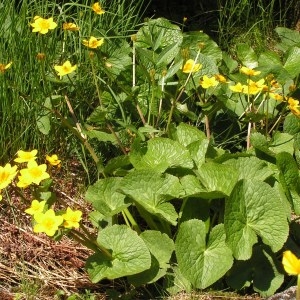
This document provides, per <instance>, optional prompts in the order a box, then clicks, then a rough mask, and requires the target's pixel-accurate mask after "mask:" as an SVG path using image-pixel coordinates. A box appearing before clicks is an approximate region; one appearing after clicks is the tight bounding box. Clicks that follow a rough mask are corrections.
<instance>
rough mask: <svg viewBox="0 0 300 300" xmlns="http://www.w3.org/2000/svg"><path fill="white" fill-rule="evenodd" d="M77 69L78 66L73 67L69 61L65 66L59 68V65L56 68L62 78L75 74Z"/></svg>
mask: <svg viewBox="0 0 300 300" xmlns="http://www.w3.org/2000/svg"><path fill="white" fill-rule="evenodd" d="M76 68H77V65H74V66H72V65H71V63H70V61H69V60H67V61H66V62H64V63H63V65H61V66H59V65H55V66H54V70H55V71H56V72H57V74H58V75H59V76H60V77H62V76H64V75H67V74H70V73H72V72H74V71H75V70H76Z"/></svg>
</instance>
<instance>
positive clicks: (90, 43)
mask: <svg viewBox="0 0 300 300" xmlns="http://www.w3.org/2000/svg"><path fill="white" fill-rule="evenodd" d="M103 43H104V38H102V39H100V40H98V39H97V38H95V37H94V36H91V37H90V39H89V40H83V41H82V44H83V45H84V46H86V47H88V48H92V49H97V48H98V47H100V46H102V44H103Z"/></svg>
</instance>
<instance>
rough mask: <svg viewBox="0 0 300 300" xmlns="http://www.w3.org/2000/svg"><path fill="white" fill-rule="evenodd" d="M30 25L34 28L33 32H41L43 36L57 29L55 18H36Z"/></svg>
mask: <svg viewBox="0 0 300 300" xmlns="http://www.w3.org/2000/svg"><path fill="white" fill-rule="evenodd" d="M30 25H31V26H32V27H33V29H32V32H39V33H41V34H46V33H47V32H48V31H49V30H50V29H54V28H56V27H57V24H56V23H55V22H54V21H53V18H49V19H43V18H41V17H40V16H35V17H34V22H33V23H31V24H30Z"/></svg>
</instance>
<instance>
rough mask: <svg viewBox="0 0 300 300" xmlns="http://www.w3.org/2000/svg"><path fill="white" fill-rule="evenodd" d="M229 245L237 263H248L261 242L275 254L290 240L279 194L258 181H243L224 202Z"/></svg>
mask: <svg viewBox="0 0 300 300" xmlns="http://www.w3.org/2000/svg"><path fill="white" fill-rule="evenodd" d="M224 226H225V231H226V243H227V245H228V246H229V247H230V248H231V250H232V251H233V255H234V257H235V258H236V259H239V260H246V259H249V258H250V257H251V255H252V246H253V245H254V244H255V243H256V242H257V241H258V236H259V237H260V238H261V239H262V241H263V243H265V244H266V245H269V246H270V247H271V249H272V250H273V251H274V252H276V251H278V250H280V249H281V248H282V246H283V244H284V242H285V241H286V239H287V236H288V223H287V219H286V212H285V207H284V206H283V204H282V201H281V199H280V196H279V195H278V193H277V191H276V190H275V189H273V188H272V187H271V186H269V185H268V184H267V183H265V182H263V181H259V180H250V179H243V180H240V181H239V182H238V183H237V184H236V186H235V187H234V189H233V191H232V193H231V195H230V197H229V198H228V199H227V200H226V202H225V215H224Z"/></svg>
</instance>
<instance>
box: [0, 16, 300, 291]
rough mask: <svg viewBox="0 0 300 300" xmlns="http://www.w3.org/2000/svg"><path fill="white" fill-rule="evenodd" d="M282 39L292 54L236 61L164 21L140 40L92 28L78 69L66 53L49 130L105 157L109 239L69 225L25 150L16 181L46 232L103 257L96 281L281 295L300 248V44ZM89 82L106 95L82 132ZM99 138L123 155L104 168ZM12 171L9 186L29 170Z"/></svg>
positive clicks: (95, 188)
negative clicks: (81, 98) (76, 95)
mask: <svg viewBox="0 0 300 300" xmlns="http://www.w3.org/2000/svg"><path fill="white" fill-rule="evenodd" d="M277 31H278V32H281V44H279V45H278V49H279V50H280V48H282V47H287V48H288V49H287V50H288V51H285V52H286V53H285V54H283V55H282V56H280V55H279V54H277V53H276V52H271V51H265V52H263V53H261V54H257V53H256V52H255V51H254V50H253V49H252V48H251V47H250V46H248V45H246V44H238V45H237V47H236V50H237V51H236V59H233V58H232V57H230V56H229V55H228V54H226V53H222V51H221V50H220V48H219V47H218V45H217V44H216V43H215V42H214V41H212V40H211V39H210V38H209V36H207V35H206V34H204V33H202V32H189V33H182V32H181V30H180V28H179V27H178V26H176V25H174V24H171V23H170V22H169V21H168V20H166V19H162V18H160V19H155V20H149V21H147V22H146V23H145V24H144V25H143V26H141V28H140V29H139V30H138V32H137V33H136V34H134V35H133V36H131V41H128V40H125V39H120V38H118V39H115V40H112V39H109V38H108V36H105V37H104V40H102V38H101V39H100V37H97V38H92V37H93V36H92V34H90V33H89V34H88V35H87V36H86V41H84V44H85V46H86V48H84V49H82V51H83V52H82V53H84V54H80V55H85V56H86V58H87V60H86V64H76V68H75V64H74V63H73V62H72V64H71V65H70V64H67V63H66V62H67V61H68V60H67V58H68V57H69V56H70V55H69V54H68V52H67V51H66V53H64V57H63V58H64V59H62V61H61V63H59V64H55V66H56V68H55V70H56V71H57V72H59V75H60V78H59V79H58V78H55V75H56V74H55V73H54V72H53V77H52V80H55V83H56V84H58V85H59V86H60V85H61V87H60V88H56V89H54V90H53V91H52V90H51V93H50V95H49V96H48V98H46V102H45V103H44V106H43V108H44V111H43V116H42V117H40V118H39V122H40V127H41V128H44V129H47V128H49V126H50V119H51V118H52V116H55V117H56V118H57V121H60V122H62V124H63V125H64V126H66V127H67V128H68V129H70V131H71V132H72V133H74V135H75V136H76V137H77V138H78V140H79V141H80V142H81V143H82V145H83V146H84V147H85V148H86V150H87V151H88V152H89V154H90V155H91V157H92V158H93V160H94V162H95V165H96V167H97V172H98V174H97V175H98V178H97V180H96V181H95V183H94V184H93V185H91V186H90V187H89V188H88V190H87V192H86V195H85V197H86V200H87V201H88V202H89V203H91V204H92V206H93V209H94V211H92V212H91V214H90V216H89V217H90V221H91V222H92V225H93V226H94V228H95V230H96V232H97V234H96V235H95V236H94V235H93V234H91V233H90V232H89V231H88V230H87V228H86V227H85V226H84V225H83V224H82V223H80V217H79V216H78V215H79V213H76V216H75V214H74V215H73V214H72V218H73V216H74V218H75V217H76V220H75V221H74V220H73V223H72V224H73V225H72V226H71V227H70V226H68V225H67V222H70V218H69V217H68V215H70V214H71V213H73V211H71V212H70V213H68V210H67V212H65V211H63V212H62V211H60V210H57V209H55V210H54V209H53V208H50V207H52V206H53V204H54V203H55V201H56V197H55V193H54V191H53V190H52V188H53V187H52V186H51V184H52V182H51V180H49V179H46V180H44V181H42V179H44V178H46V177H45V176H47V175H45V172H46V171H45V168H44V167H43V170H42V171H43V172H39V174H38V175H39V176H37V175H36V173H38V172H36V168H40V167H41V166H40V165H38V164H37V163H35V162H34V163H33V162H32V160H35V159H33V158H32V157H31V159H30V158H29V159H28V157H27V155H26V157H27V161H28V164H27V165H26V167H24V169H22V170H21V171H20V174H21V176H18V180H16V181H15V183H16V186H18V187H21V188H24V187H25V188H26V187H29V186H30V187H32V189H33V193H34V198H35V199H36V200H38V205H37V206H35V204H36V203H33V202H32V207H31V208H32V209H31V210H30V212H31V213H32V214H33V219H34V221H35V225H34V231H35V232H45V233H46V234H48V235H49V236H53V235H54V237H55V238H57V239H59V238H60V237H61V236H62V235H64V234H68V235H69V236H70V237H72V238H74V239H75V240H77V241H79V242H80V243H82V244H83V245H85V246H87V247H89V248H90V249H91V250H93V252H94V253H93V254H92V255H91V256H90V257H89V258H88V259H87V262H86V269H87V272H88V273H89V276H90V278H91V281H92V282H94V283H96V282H99V281H101V280H102V279H104V278H108V279H115V278H120V277H126V278H127V280H128V281H129V282H130V283H131V284H133V285H135V286H141V285H144V284H150V283H155V282H158V281H160V282H162V284H163V286H164V289H165V290H166V291H167V292H169V293H174V292H177V291H179V290H182V289H184V290H191V289H193V288H198V289H205V288H208V287H209V286H212V285H217V284H219V286H221V287H231V288H233V289H236V290H242V289H243V288H245V287H249V286H251V287H252V288H253V289H254V290H255V291H257V292H259V293H260V294H261V295H263V296H267V295H271V294H272V293H274V292H275V291H276V290H277V289H278V288H279V287H280V286H281V285H282V283H283V281H284V274H283V268H282V266H281V264H280V259H279V257H280V255H281V252H282V250H283V249H284V247H285V245H286V243H290V244H293V245H294V246H295V245H296V242H295V241H294V239H293V238H292V236H290V235H289V228H293V226H295V221H292V220H291V214H292V212H293V213H295V214H296V215H299V213H300V211H299V209H300V206H299V200H300V190H299V186H300V177H299V132H300V126H299V115H300V109H299V101H298V100H296V95H297V92H298V91H299V81H298V75H299V73H300V69H299V62H298V56H295V53H296V54H297V53H298V50H299V48H298V46H297V45H298V44H297V43H298V40H297V39H298V36H297V35H296V34H295V37H294V41H293V43H292V44H287V43H288V41H289V42H290V39H286V40H285V39H284V36H285V35H288V34H291V32H289V31H287V32H286V33H283V32H284V29H277ZM39 37H40V36H39ZM72 38H74V37H73V36H72ZM50 40H51V38H50ZM75 40H76V39H75ZM102 41H104V42H103V43H102ZM80 50H81V48H80ZM71 57H72V56H71ZM53 60H55V58H53ZM52 64H53V65H54V63H52V62H51V63H50V65H52ZM239 64H242V65H243V67H241V68H239V67H238V66H239ZM57 66H58V68H57ZM62 66H65V68H62ZM76 74H79V75H78V77H76ZM84 74H90V75H91V78H92V79H91V80H92V82H93V84H94V85H93V87H92V89H93V91H94V97H93V103H90V104H91V105H90V109H91V111H92V112H91V114H90V115H89V117H88V118H87V120H86V123H84V124H79V122H77V117H76V113H75V112H74V111H73V109H72V105H71V101H70V99H71V96H72V95H73V88H74V86H75V87H76V86H77V85H80V84H82V81H81V79H82V77H85V75H84ZM81 76H82V77H81ZM49 84H50V83H49ZM72 97H73V96H72ZM61 99H64V100H65V101H66V103H67V104H68V105H69V111H70V117H71V118H72V121H70V118H68V117H66V116H65V114H67V113H66V112H65V111H63V110H60V109H59V103H60V101H61ZM85 100H87V99H85ZM57 102H58V103H57ZM221 122H224V123H225V122H227V124H230V125H228V127H227V128H220V127H221V126H220V123H221ZM225 124H226V123H225ZM236 136H238V137H236ZM94 139H95V140H97V141H99V142H101V143H107V144H108V143H111V144H112V146H113V149H114V150H115V155H112V156H113V157H109V158H106V161H103V160H102V159H101V157H99V156H98V153H97V149H95V148H96V147H95V144H94V145H93V144H92V143H93V140H94ZM232 141H233V142H232ZM233 143H235V145H234V147H233V146H232V145H231V146H232V147H230V146H229V145H230V144H233ZM96 146H97V144H96ZM229 150H231V151H229ZM18 155H19V156H20V154H19V152H18ZM29 160H30V161H29ZM55 161H56V159H55ZM19 162H20V161H19ZM32 168H33V169H34V170H35V172H33V171H32ZM39 170H40V169H39ZM0 171H1V176H0V178H1V180H2V182H1V181H0V183H1V184H2V186H1V188H3V189H4V188H5V187H6V186H7V185H8V184H10V183H11V182H12V181H13V178H15V176H16V174H17V171H16V170H15V169H14V167H11V166H7V165H6V166H5V167H4V168H1V169H0ZM36 177H38V178H36ZM40 183H41V186H40ZM33 206H35V207H36V208H37V209H36V210H38V212H32V210H33ZM65 206H66V205H64V207H65ZM27 212H28V211H27ZM74 213H75V212H74ZM45 220H46V221H45ZM79 223H80V224H79ZM42 225H43V226H42ZM294 231H295V229H293V232H294Z"/></svg>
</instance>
